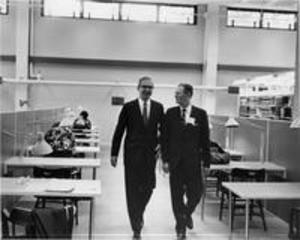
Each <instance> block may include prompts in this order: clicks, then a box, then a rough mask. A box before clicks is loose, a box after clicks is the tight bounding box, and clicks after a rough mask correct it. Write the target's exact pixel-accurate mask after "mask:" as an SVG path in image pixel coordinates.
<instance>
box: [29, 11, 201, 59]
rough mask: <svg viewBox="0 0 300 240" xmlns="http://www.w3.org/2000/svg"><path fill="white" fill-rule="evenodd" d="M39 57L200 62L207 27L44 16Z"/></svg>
mask: <svg viewBox="0 0 300 240" xmlns="http://www.w3.org/2000/svg"><path fill="white" fill-rule="evenodd" d="M35 15H36V16H35V24H34V32H35V34H34V36H35V37H34V48H33V53H34V55H35V56H47V57H67V58H91V59H113V60H138V61H159V62H185V63H200V62H201V61H202V52H203V51H202V45H203V44H202V42H203V40H202V39H203V34H202V33H203V29H202V26H203V24H202V23H200V24H199V25H195V26H188V25H178V24H174V25H173V24H156V23H133V22H117V21H116V22H114V21H102V20H79V19H68V18H50V17H40V13H39V11H38V10H37V11H36V14H35Z"/></svg>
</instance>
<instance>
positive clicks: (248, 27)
mask: <svg viewBox="0 0 300 240" xmlns="http://www.w3.org/2000/svg"><path fill="white" fill-rule="evenodd" d="M228 11H237V12H257V13H259V22H258V26H257V27H254V26H232V25H228ZM261 26H262V11H261V10H260V9H255V8H232V7H227V8H226V27H229V28H247V29H260V28H261Z"/></svg>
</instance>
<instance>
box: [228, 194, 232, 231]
mask: <svg viewBox="0 0 300 240" xmlns="http://www.w3.org/2000/svg"><path fill="white" fill-rule="evenodd" d="M231 215H232V193H231V191H229V201H228V222H229V230H230V232H232V217H231Z"/></svg>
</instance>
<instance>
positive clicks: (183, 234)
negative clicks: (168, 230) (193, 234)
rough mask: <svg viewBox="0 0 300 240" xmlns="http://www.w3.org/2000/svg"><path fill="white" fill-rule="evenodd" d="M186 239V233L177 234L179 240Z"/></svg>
mask: <svg viewBox="0 0 300 240" xmlns="http://www.w3.org/2000/svg"><path fill="white" fill-rule="evenodd" d="M185 239H186V234H185V232H178V233H177V240H185Z"/></svg>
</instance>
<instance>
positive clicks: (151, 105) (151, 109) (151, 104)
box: [148, 99, 154, 126]
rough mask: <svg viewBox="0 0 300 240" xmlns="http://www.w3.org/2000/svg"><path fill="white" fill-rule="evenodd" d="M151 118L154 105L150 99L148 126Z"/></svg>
mask: <svg viewBox="0 0 300 240" xmlns="http://www.w3.org/2000/svg"><path fill="white" fill-rule="evenodd" d="M153 116H154V104H153V101H152V100H151V99H150V113H149V119H148V126H149V125H150V123H152V119H153Z"/></svg>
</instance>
